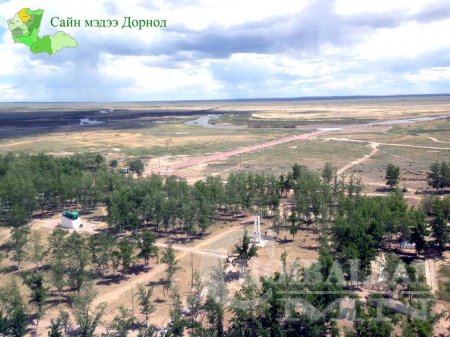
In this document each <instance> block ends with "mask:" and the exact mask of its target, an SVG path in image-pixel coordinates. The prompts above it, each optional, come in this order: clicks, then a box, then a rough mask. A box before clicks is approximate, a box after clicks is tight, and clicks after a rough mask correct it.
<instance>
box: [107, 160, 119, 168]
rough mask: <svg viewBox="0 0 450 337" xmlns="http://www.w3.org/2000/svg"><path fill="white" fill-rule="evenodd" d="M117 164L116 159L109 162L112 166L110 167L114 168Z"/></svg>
mask: <svg viewBox="0 0 450 337" xmlns="http://www.w3.org/2000/svg"><path fill="white" fill-rule="evenodd" d="M117 164H118V162H117V160H116V159H112V160H111V161H110V162H109V166H110V167H112V168H116V167H117Z"/></svg>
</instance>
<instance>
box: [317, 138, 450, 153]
mask: <svg viewBox="0 0 450 337" xmlns="http://www.w3.org/2000/svg"><path fill="white" fill-rule="evenodd" d="M323 139H326V140H332V141H336V142H354V143H368V144H371V143H376V144H378V146H380V145H385V146H398V147H411V148H415V149H427V150H428V149H429V150H446V151H450V148H448V147H436V146H425V145H411V144H398V143H380V142H371V141H368V140H359V139H350V138H323Z"/></svg>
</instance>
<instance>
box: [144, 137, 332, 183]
mask: <svg viewBox="0 0 450 337" xmlns="http://www.w3.org/2000/svg"><path fill="white" fill-rule="evenodd" d="M326 132H329V130H319V131H314V132H311V133H306V134H301V135H294V136H287V137H282V138H278V139H274V140H271V141H268V142H264V143H260V144H256V145H250V146H244V147H239V148H237V149H234V150H230V151H224V152H217V153H213V154H210V155H206V156H197V157H192V158H188V159H185V160H182V161H179V162H175V163H172V164H169V165H166V166H164V167H149V168H148V169H146V170H145V172H144V175H149V174H152V173H169V172H173V171H176V170H181V169H185V168H188V167H192V166H197V165H201V164H207V163H211V162H216V161H221V160H226V159H228V158H229V157H232V156H237V155H240V154H244V153H249V152H255V151H260V150H264V149H267V148H270V147H273V146H276V145H281V144H285V143H290V142H295V141H299V140H307V139H311V138H315V137H317V136H320V135H322V134H324V133H326Z"/></svg>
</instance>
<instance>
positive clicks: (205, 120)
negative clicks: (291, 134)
mask: <svg viewBox="0 0 450 337" xmlns="http://www.w3.org/2000/svg"><path fill="white" fill-rule="evenodd" d="M221 116H223V115H222V114H210V115H206V116H201V117H198V118H196V119H194V120H192V121H189V122H186V123H185V124H187V125H194V126H201V127H204V128H209V129H245V128H247V126H242V125H220V124H210V123H209V121H211V120H214V119H218V118H219V117H221ZM447 118H450V115H441V116H425V117H416V118H405V119H392V120H385V121H377V122H371V123H366V124H353V125H348V124H346V125H340V124H336V125H334V126H333V127H320V126H317V125H302V126H298V127H297V128H296V130H326V131H339V130H342V129H345V128H349V127H355V126H360V127H361V126H362V127H364V126H380V125H381V126H383V125H385V126H393V125H402V124H415V123H422V122H431V121H434V120H437V119H447ZM267 129H274V128H267ZM280 129H281V128H280Z"/></svg>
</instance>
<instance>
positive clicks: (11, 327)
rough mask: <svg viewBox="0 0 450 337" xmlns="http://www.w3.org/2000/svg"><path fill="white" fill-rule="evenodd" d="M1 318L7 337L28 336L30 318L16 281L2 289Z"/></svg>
mask: <svg viewBox="0 0 450 337" xmlns="http://www.w3.org/2000/svg"><path fill="white" fill-rule="evenodd" d="M0 318H1V319H0V323H1V326H0V328H1V330H3V333H4V334H5V335H6V336H13V337H23V336H25V335H26V333H27V325H28V319H29V316H28V311H27V308H26V305H25V302H24V300H23V296H22V294H21V292H20V288H19V285H18V284H17V281H16V280H15V279H13V280H11V281H10V282H9V283H7V284H6V286H4V287H2V288H1V289H0Z"/></svg>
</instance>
